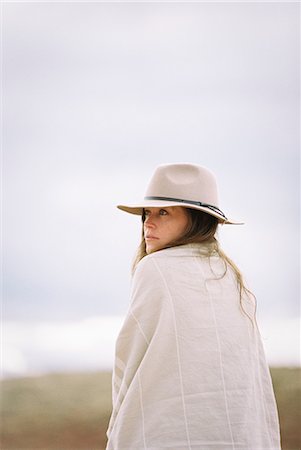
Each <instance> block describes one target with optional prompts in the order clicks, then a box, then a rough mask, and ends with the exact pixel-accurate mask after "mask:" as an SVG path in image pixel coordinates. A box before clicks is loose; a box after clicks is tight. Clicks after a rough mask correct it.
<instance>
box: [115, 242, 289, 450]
mask: <svg viewBox="0 0 301 450" xmlns="http://www.w3.org/2000/svg"><path fill="white" fill-rule="evenodd" d="M223 275H224V276H223ZM244 309H245V310H246V311H247V312H248V313H249V314H254V304H253V301H252V300H251V299H250V298H248V297H246V296H245V297H244ZM107 436H108V444H107V450H163V449H164V450H165V449H169V450H230V449H231V450H267V449H269V450H279V449H280V438H279V425H278V416H277V408H276V403H275V398H274V393H273V388H272V383H271V378H270V373H269V369H268V366H267V363H266V360H265V356H264V351H263V348H262V344H261V340H260V336H259V333H258V330H257V328H256V326H255V325H253V324H252V322H251V320H250V319H249V318H248V317H247V315H246V314H244V313H243V312H242V309H241V307H240V302H239V294H238V288H237V281H236V278H235V275H234V274H233V271H232V269H231V268H230V267H228V269H227V271H226V273H225V264H224V262H223V261H222V260H221V258H220V257H219V256H218V255H213V256H210V257H209V256H208V247H206V246H204V245H200V244H189V245H183V246H179V247H173V248H169V249H165V250H161V251H157V252H155V253H153V254H150V255H148V256H146V257H144V258H143V259H142V260H141V261H140V263H139V264H138V267H137V269H136V272H135V274H134V278H133V285H132V300H131V305H130V309H129V312H128V314H127V317H126V319H125V322H124V325H123V327H122V329H121V331H120V334H119V337H118V340H117V343H116V360H115V368H114V374H113V412H112V416H111V420H110V424H109V429H108V432H107Z"/></svg>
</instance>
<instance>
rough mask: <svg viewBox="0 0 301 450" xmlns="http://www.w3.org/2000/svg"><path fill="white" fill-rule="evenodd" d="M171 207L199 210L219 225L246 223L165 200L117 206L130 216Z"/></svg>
mask: <svg viewBox="0 0 301 450" xmlns="http://www.w3.org/2000/svg"><path fill="white" fill-rule="evenodd" d="M171 206H183V207H185V208H191V209H197V210H199V211H203V212H205V213H207V214H210V216H213V217H216V218H217V219H218V220H219V223H222V224H230V225H243V224H244V222H241V221H237V220H233V219H229V218H228V217H227V218H226V219H225V217H223V216H222V215H221V214H218V212H215V211H213V210H211V209H209V208H206V207H205V206H197V205H192V204H191V203H184V202H181V203H180V202H171V201H163V200H143V202H141V203H139V204H136V205H117V208H118V209H120V210H121V211H124V212H127V213H129V214H135V215H140V216H141V215H142V212H143V208H147V207H149V208H167V207H171Z"/></svg>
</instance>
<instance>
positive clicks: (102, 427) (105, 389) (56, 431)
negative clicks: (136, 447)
mask: <svg viewBox="0 0 301 450" xmlns="http://www.w3.org/2000/svg"><path fill="white" fill-rule="evenodd" d="M271 374H272V378H273V384H274V388H275V393H276V398H277V403H278V409H279V416H280V425H281V434H282V448H283V450H301V432H300V430H301V426H300V424H301V414H300V409H301V385H300V384H301V383H300V381H301V369H300V368H272V369H271ZM1 394H2V395H1V424H2V426H1V450H25V449H26V450H34V449H40V450H77V449H78V450H83V449H85V450H104V448H105V445H106V436H105V432H106V429H107V425H108V421H109V416H110V412H111V373H109V372H97V373H72V374H66V373H65V374H50V375H44V376H40V377H30V378H21V379H20V378H19V379H7V380H3V381H2V382H1Z"/></svg>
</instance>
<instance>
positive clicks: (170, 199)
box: [144, 197, 227, 220]
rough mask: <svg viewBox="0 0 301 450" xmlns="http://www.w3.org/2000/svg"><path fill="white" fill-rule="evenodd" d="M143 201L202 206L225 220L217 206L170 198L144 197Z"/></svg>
mask: <svg viewBox="0 0 301 450" xmlns="http://www.w3.org/2000/svg"><path fill="white" fill-rule="evenodd" d="M144 200H163V201H166V202H179V203H189V204H190V205H196V206H204V207H205V208H208V209H211V210H212V211H214V212H215V213H217V214H220V215H221V216H222V217H224V219H225V220H227V217H226V216H225V214H224V213H223V212H222V211H221V210H220V209H219V208H218V207H217V206H213V205H209V204H208V203H202V202H195V201H194V200H182V199H181V198H171V197H144Z"/></svg>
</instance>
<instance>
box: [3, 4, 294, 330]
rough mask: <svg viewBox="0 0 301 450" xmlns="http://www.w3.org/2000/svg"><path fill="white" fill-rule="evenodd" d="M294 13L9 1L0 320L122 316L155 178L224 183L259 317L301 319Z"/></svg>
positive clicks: (284, 8) (259, 7) (225, 203)
mask: <svg viewBox="0 0 301 450" xmlns="http://www.w3.org/2000/svg"><path fill="white" fill-rule="evenodd" d="M299 7H300V5H299V4H298V3H265V2H262V3H226V2H225V3H29V2H28V3H4V4H3V6H2V8H3V19H2V21H3V68H2V72H3V246H4V272H3V277H4V289H3V313H4V320H7V321H23V322H25V321H38V322H43V321H46V320H52V321H62V320H70V321H72V320H79V319H82V318H86V317H93V316H100V315H124V314H125V311H126V309H127V306H128V301H129V296H128V294H129V283H130V264H131V260H132V257H133V254H134V251H135V248H136V246H137V244H138V241H139V235H140V222H139V218H138V217H136V216H131V215H127V214H126V213H123V212H121V211H119V210H117V209H116V208H115V205H116V204H117V203H122V202H125V201H130V202H132V201H135V200H137V199H140V198H141V197H143V195H144V191H145V188H146V185H147V182H148V180H149V178H150V177H151V175H152V173H153V171H154V168H155V167H156V166H157V165H158V164H161V163H166V162H192V163H196V164H201V165H204V166H206V167H208V168H210V169H211V170H212V171H213V172H214V173H215V174H216V176H217V179H218V183H219V192H220V207H221V209H222V210H223V211H225V213H226V214H228V215H229V216H230V217H233V218H237V219H242V220H245V222H246V224H245V225H244V226H230V225H226V226H224V227H223V228H221V230H220V240H221V242H222V244H223V246H224V248H225V250H226V251H227V252H228V254H229V256H230V257H232V258H233V259H234V260H235V261H236V262H237V264H238V265H239V266H240V268H241V269H242V270H243V272H244V273H245V276H246V279H247V280H248V282H249V284H250V286H251V288H252V289H253V291H254V292H255V294H256V295H257V301H258V310H259V314H261V315H262V316H266V317H269V319H270V318H271V317H275V318H276V317H277V318H279V317H296V316H297V315H298V314H299V311H298V308H299V225H300V224H299V217H300V215H299V213H300V211H299V204H300V202H299V188H300V186H299V169H300V166H299V106H300V105H299V79H300V77H299V12H298V11H299Z"/></svg>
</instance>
